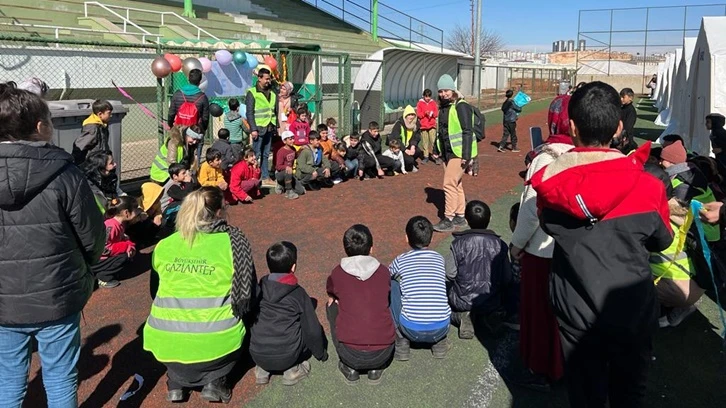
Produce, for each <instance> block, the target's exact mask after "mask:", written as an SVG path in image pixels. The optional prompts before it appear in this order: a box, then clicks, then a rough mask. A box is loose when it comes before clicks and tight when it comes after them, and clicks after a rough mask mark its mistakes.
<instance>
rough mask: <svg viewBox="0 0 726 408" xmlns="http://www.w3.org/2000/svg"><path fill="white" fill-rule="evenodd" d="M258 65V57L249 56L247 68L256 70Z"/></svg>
mask: <svg viewBox="0 0 726 408" xmlns="http://www.w3.org/2000/svg"><path fill="white" fill-rule="evenodd" d="M257 64H259V61H257V57H255V56H254V55H252V54H247V66H248V67H250V69H255V68H256V67H257Z"/></svg>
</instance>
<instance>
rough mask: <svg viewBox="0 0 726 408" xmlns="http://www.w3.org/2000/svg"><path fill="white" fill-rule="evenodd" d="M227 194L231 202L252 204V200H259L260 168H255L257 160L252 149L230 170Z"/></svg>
mask: <svg viewBox="0 0 726 408" xmlns="http://www.w3.org/2000/svg"><path fill="white" fill-rule="evenodd" d="M229 192H230V193H231V195H232V199H231V201H232V202H233V203H234V202H237V201H241V202H246V203H249V202H252V199H253V198H260V197H262V194H260V168H259V167H258V166H257V158H256V157H255V152H254V150H252V149H247V150H246V151H245V153H244V160H242V161H241V162H239V163H237V164H235V165H234V167H232V170H230V175H229Z"/></svg>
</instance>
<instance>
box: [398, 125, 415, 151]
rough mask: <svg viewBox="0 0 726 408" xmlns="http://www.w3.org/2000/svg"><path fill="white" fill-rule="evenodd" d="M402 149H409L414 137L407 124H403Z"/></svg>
mask: <svg viewBox="0 0 726 408" xmlns="http://www.w3.org/2000/svg"><path fill="white" fill-rule="evenodd" d="M401 128H402V129H401V149H408V141H409V140H411V138H412V137H413V130H410V129H408V128H407V127H406V125H405V124H401Z"/></svg>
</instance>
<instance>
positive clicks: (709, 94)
mask: <svg viewBox="0 0 726 408" xmlns="http://www.w3.org/2000/svg"><path fill="white" fill-rule="evenodd" d="M689 85H690V86H689V88H690V91H689V93H690V95H691V98H690V103H689V105H690V109H691V114H690V119H689V121H688V128H687V129H688V131H687V132H685V133H684V134H683V135H682V136H683V138H684V139H685V141H686V147H688V148H690V149H691V150H693V151H695V152H696V153H698V154H700V155H704V156H705V155H709V154H710V153H711V143H710V140H709V131H708V130H707V129H706V115H708V114H709V113H714V112H718V113H721V114H726V17H704V18H703V20H702V21H701V31H700V32H699V33H698V39H697V40H696V46H695V49H694V53H693V59H692V60H691V71H690V73H689Z"/></svg>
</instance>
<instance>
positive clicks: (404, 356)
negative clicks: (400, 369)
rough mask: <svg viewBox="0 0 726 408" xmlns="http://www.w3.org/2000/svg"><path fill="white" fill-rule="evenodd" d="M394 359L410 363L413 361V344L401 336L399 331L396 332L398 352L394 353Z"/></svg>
mask: <svg viewBox="0 0 726 408" xmlns="http://www.w3.org/2000/svg"><path fill="white" fill-rule="evenodd" d="M399 336H400V337H399ZM393 358H394V359H396V360H397V361H408V360H410V359H411V342H410V341H408V339H407V338H405V337H403V336H402V335H400V334H399V333H398V330H396V351H395V352H394V353H393Z"/></svg>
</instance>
